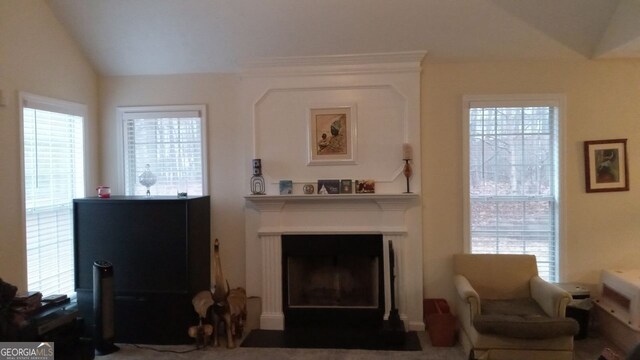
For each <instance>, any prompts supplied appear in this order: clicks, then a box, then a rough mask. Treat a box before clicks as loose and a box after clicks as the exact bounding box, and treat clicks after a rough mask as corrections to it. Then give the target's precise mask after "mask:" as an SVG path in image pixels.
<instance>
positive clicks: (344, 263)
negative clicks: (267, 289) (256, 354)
mask: <svg viewBox="0 0 640 360" xmlns="http://www.w3.org/2000/svg"><path fill="white" fill-rule="evenodd" d="M382 240H383V239H382V235H381V234H300V235H282V276H283V281H282V284H283V286H282V304H283V312H284V318H285V328H292V327H309V326H316V327H317V326H331V327H335V326H348V327H355V326H366V327H371V326H379V325H380V323H381V322H382V319H383V316H384V309H385V307H384V299H385V297H384V295H385V294H384V268H383V263H384V262H383V259H382V256H383V247H382V242H383V241H382Z"/></svg>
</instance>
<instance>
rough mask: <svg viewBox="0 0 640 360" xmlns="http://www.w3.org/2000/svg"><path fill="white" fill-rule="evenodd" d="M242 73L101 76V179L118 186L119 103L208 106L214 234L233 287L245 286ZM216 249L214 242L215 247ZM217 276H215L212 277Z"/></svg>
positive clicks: (116, 190) (246, 188) (117, 191)
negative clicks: (240, 96)
mask: <svg viewBox="0 0 640 360" xmlns="http://www.w3.org/2000/svg"><path fill="white" fill-rule="evenodd" d="M239 86H240V78H239V77H238V76H237V75H216V74H195V75H171V76H128V77H106V78H102V79H101V81H100V91H99V92H100V104H101V110H100V119H101V130H102V138H103V141H102V143H103V147H102V155H103V156H102V171H103V172H102V173H103V176H102V179H101V181H102V183H104V184H106V185H109V186H111V187H112V189H113V192H114V194H123V192H124V190H121V189H119V188H118V176H117V166H118V158H117V154H118V142H117V132H118V131H121V126H120V124H118V122H117V120H116V108H117V107H118V106H145V105H187V104H205V105H206V106H207V115H208V122H207V131H208V136H207V142H208V144H207V145H208V167H209V168H208V171H209V174H208V176H209V195H211V205H212V212H211V214H212V215H211V227H212V233H211V238H212V239H215V238H219V239H220V252H221V257H222V260H221V261H222V268H223V272H224V275H225V277H226V278H227V280H228V281H229V285H230V286H231V287H237V286H244V283H245V280H244V279H245V270H244V269H245V260H244V259H245V246H244V212H243V209H244V199H243V198H242V196H243V195H246V194H248V193H249V184H248V183H244V181H243V179H244V178H245V171H248V169H249V167H250V164H249V163H246V162H245V160H244V159H245V158H246V157H245V156H244V151H245V147H246V146H245V145H246V144H245V141H244V139H246V138H247V137H246V136H245V135H243V134H245V132H246V130H245V129H243V128H242V126H243V124H242V122H241V121H240V119H239V115H238V113H237V109H238V101H239V94H238V91H239ZM212 249H213V248H212ZM212 279H213V277H212Z"/></svg>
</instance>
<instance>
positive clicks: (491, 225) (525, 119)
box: [468, 102, 558, 281]
mask: <svg viewBox="0 0 640 360" xmlns="http://www.w3.org/2000/svg"><path fill="white" fill-rule="evenodd" d="M468 111H469V124H468V130H469V131H468V136H469V138H468V141H469V147H468V148H469V153H468V156H469V164H468V170H469V171H468V176H469V189H468V191H469V197H468V198H469V209H468V211H469V216H468V218H469V219H468V221H469V229H470V247H471V249H470V250H471V252H472V253H495V254H533V255H536V258H537V261H538V271H539V274H540V276H541V277H543V278H545V279H547V280H550V281H556V280H557V263H558V241H557V239H558V224H557V222H558V196H557V195H558V194H557V192H558V190H557V188H558V186H557V184H558V179H557V176H558V171H557V169H558V164H557V148H558V134H557V117H558V108H557V106H555V105H546V106H545V105H531V104H526V105H522V106H517V105H515V104H509V105H507V106H495V105H493V106H490V105H487V104H483V103H473V102H471V103H470V106H469V110H468Z"/></svg>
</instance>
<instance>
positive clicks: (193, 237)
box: [73, 196, 211, 344]
mask: <svg viewBox="0 0 640 360" xmlns="http://www.w3.org/2000/svg"><path fill="white" fill-rule="evenodd" d="M73 221H74V224H73V226H74V250H75V254H74V258H75V287H76V292H77V295H78V307H79V310H80V314H81V316H82V317H84V318H85V320H86V324H87V325H88V326H87V329H92V328H93V325H94V321H93V263H94V261H96V260H105V261H108V262H110V263H111V264H113V273H114V275H113V293H114V303H115V304H114V320H115V324H114V326H115V341H116V342H122V343H142V344H184V343H190V342H192V341H193V339H190V338H189V337H188V335H187V330H188V327H189V326H192V325H196V324H197V322H198V317H197V314H196V313H195V311H194V309H193V305H192V304H191V299H192V298H193V296H194V295H195V294H196V293H197V292H199V291H202V290H208V289H209V288H210V286H211V281H210V261H211V252H210V245H209V240H210V239H209V238H210V222H211V218H210V205H209V197H208V196H200V197H187V198H177V197H175V196H174V197H169V196H151V197H146V196H113V197H111V198H106V199H101V198H97V197H92V198H82V199H74V200H73Z"/></svg>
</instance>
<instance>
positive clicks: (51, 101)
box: [18, 91, 90, 296]
mask: <svg viewBox="0 0 640 360" xmlns="http://www.w3.org/2000/svg"><path fill="white" fill-rule="evenodd" d="M18 101H19V103H18V116H19V123H20V126H19V131H20V134H19V136H20V190H21V191H20V199H21V202H20V209H21V213H20V220H21V225H22V230H23V236H22V239H23V245H24V248H23V249H24V252H23V261H24V264H25V272H24V284H26V286H27V290H29V291H32V290H35V291H40V289H29V288H28V286H29V285H28V284H29V274H28V267H29V263H28V257H27V252H28V251H27V206H26V205H27V204H26V186H25V181H26V179H25V157H24V155H25V154H24V150H25V141H24V140H25V138H24V137H25V133H24V108H25V107H27V108H34V109H38V110H44V111H52V112H58V113H64V114H68V115H74V116H78V117H82V137H83V141H82V152H83V154H82V155H83V156H82V168H83V171H82V177H83V184H82V187H83V188H84V195H85V196H86V194H87V193H88V190H89V188H88V182H87V181H88V179H89V178H90V177H89V167H88V166H87V164H88V162H87V158H88V157H87V154H89V151H88V141H87V134H88V130H87V129H88V124H87V123H88V119H87V114H88V107H87V105H85V104H81V103H76V102H72V101H66V100H60V99H55V98H51V97H46V96H41V95H36V94H33V93H29V92H25V91H20V92H19V93H18ZM30 104H32V105H33V106H32V105H30ZM71 202H73V199H71ZM71 222H72V229H71V230H72V241H75V240H74V239H73V216H72V218H71ZM72 260H73V261H74V264H73V267H74V268H75V260H74V259H72ZM74 272H75V269H74ZM74 287H75V285H74ZM74 291H75V289H74ZM73 294H74V293H72V294H68V295H70V296H73Z"/></svg>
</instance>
